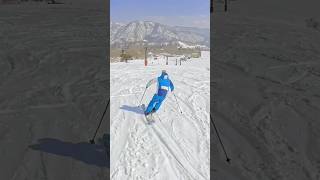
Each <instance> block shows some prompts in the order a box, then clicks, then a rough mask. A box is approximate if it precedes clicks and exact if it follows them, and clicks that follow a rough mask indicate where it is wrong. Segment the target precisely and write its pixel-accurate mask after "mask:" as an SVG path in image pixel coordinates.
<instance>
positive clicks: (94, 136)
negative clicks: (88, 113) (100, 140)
mask: <svg viewBox="0 0 320 180" xmlns="http://www.w3.org/2000/svg"><path fill="white" fill-rule="evenodd" d="M109 103H110V99H109V100H108V104H107V106H106V109H105V110H104V112H103V114H102V117H101V119H100V122H99V125H98V127H97V129H96V132H95V133H94V135H93V137H92V139H90V143H91V144H95V142H94V138H96V135H97V132H98V130H99V128H100V125H101V123H102V120H103V117H104V115H105V114H106V112H107V109H108V106H109Z"/></svg>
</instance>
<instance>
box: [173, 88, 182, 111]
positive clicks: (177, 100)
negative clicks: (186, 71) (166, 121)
mask: <svg viewBox="0 0 320 180" xmlns="http://www.w3.org/2000/svg"><path fill="white" fill-rule="evenodd" d="M172 93H173V95H174V98H175V99H176V102H177V105H178V107H179V110H180V113H181V114H182V110H181V108H180V105H179V103H178V100H177V97H176V95H175V94H174V92H172Z"/></svg>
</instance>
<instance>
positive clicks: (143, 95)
mask: <svg viewBox="0 0 320 180" xmlns="http://www.w3.org/2000/svg"><path fill="white" fill-rule="evenodd" d="M146 91H147V88H145V89H144V92H143V95H142V97H141V100H140V103H139V106H140V105H141V102H142V99H143V97H144V94H145V93H146Z"/></svg>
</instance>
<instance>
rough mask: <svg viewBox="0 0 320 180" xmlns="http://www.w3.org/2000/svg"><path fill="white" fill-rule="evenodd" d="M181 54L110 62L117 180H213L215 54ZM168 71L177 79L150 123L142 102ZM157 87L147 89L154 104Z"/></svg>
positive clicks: (113, 159) (113, 166) (113, 176)
mask: <svg viewBox="0 0 320 180" xmlns="http://www.w3.org/2000/svg"><path fill="white" fill-rule="evenodd" d="M176 59H179V58H178V57H169V64H168V65H166V60H165V59H158V60H154V61H149V62H148V63H149V64H148V66H144V61H143V60H133V61H129V62H128V63H124V62H118V63H111V65H110V70H111V74H110V85H111V87H110V90H111V91H110V92H111V93H110V96H111V102H110V116H111V122H110V125H111V130H110V134H111V155H110V156H111V174H110V177H111V179H112V180H123V179H137V180H138V179H139V180H163V179H166V180H180V179H181V180H208V179H210V171H209V170H210V159H209V158H208V157H210V154H209V153H210V116H209V112H210V54H209V52H202V55H201V58H191V59H188V60H187V61H183V62H181V65H180V63H179V60H178V64H177V65H176ZM161 70H166V71H167V72H168V74H169V76H170V79H171V80H172V82H173V83H174V86H175V90H174V93H175V95H176V96H177V100H178V103H179V105H180V107H181V109H182V112H183V113H182V114H181V113H180V111H179V108H178V105H177V103H176V101H175V98H174V95H173V94H172V93H168V95H167V98H166V99H165V101H164V102H163V104H162V106H161V108H160V109H159V111H158V112H157V113H155V114H154V115H153V118H154V120H155V122H154V123H153V124H151V125H148V124H147V123H146V119H145V117H144V115H143V110H142V109H141V108H140V107H139V102H140V100H141V97H142V95H143V92H144V90H145V86H146V83H147V82H148V81H149V80H150V79H152V78H155V77H158V76H159V75H160V73H161ZM155 91H156V86H155V85H154V86H152V87H150V88H148V89H147V91H146V94H145V97H144V98H143V99H142V104H146V105H148V103H149V101H150V100H151V98H152V96H153V94H154V93H155Z"/></svg>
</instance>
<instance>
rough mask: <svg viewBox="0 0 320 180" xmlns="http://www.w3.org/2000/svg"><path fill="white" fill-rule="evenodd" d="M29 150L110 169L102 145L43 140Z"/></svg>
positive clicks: (50, 139) (108, 159)
mask: <svg viewBox="0 0 320 180" xmlns="http://www.w3.org/2000/svg"><path fill="white" fill-rule="evenodd" d="M29 148H31V149H33V150H37V151H42V152H46V153H50V154H55V155H59V156H65V157H71V158H73V159H76V160H79V161H82V162H84V163H86V164H90V165H96V166H98V167H107V168H110V158H109V156H107V157H106V155H107V152H106V150H105V147H104V146H103V145H99V144H90V143H87V142H80V143H72V142H63V141H60V140H58V139H52V138H43V139H39V140H38V144H33V145H30V146H29Z"/></svg>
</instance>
